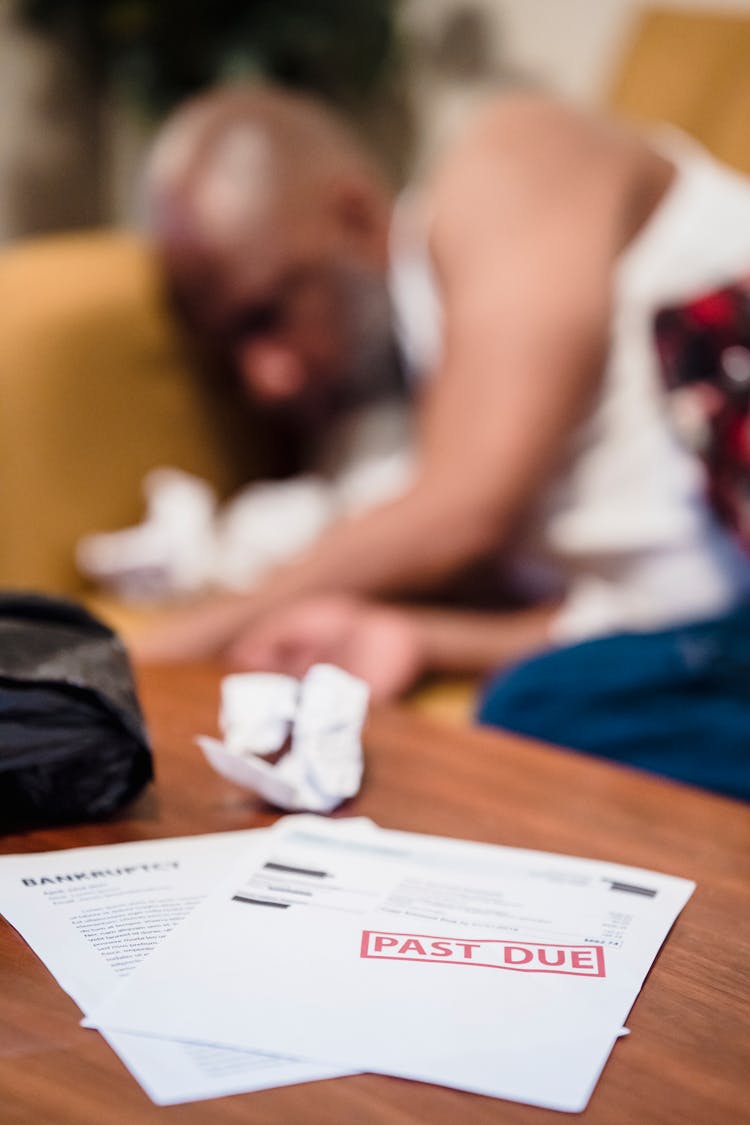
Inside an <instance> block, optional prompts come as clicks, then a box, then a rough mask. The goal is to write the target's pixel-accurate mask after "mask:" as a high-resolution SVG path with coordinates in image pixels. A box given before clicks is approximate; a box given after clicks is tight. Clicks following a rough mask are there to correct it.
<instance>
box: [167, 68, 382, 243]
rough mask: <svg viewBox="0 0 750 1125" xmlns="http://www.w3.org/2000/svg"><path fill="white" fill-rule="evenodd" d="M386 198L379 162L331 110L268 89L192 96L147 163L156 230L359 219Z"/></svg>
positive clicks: (229, 231) (207, 230)
mask: <svg viewBox="0 0 750 1125" xmlns="http://www.w3.org/2000/svg"><path fill="white" fill-rule="evenodd" d="M387 196H388V192H387V188H386V185H385V181H383V178H382V176H381V173H380V171H379V169H378V168H377V165H376V163H374V161H373V160H372V159H371V158H370V156H369V154H368V153H367V152H365V150H364V149H363V147H362V145H360V143H359V142H358V140H356V137H355V136H354V135H353V133H352V132H351V131H350V129H349V128H347V127H346V126H345V125H344V123H343V122H342V120H340V119H338V118H337V117H336V116H335V115H334V114H333V113H332V111H331V110H328V109H327V108H325V107H323V106H320V105H318V104H317V102H315V101H313V100H311V99H309V98H304V97H300V96H297V95H291V93H288V92H286V91H281V90H277V89H273V88H269V87H260V86H254V87H250V86H249V87H242V86H240V87H228V88H226V89H222V90H217V91H214V92H211V93H208V95H205V96H202V97H200V98H197V99H195V100H193V101H190V102H188V104H187V105H186V106H183V107H182V108H180V109H178V110H177V113H175V114H174V115H173V116H172V117H171V118H170V119H169V120H168V122H166V124H165V126H164V127H163V129H162V131H161V133H160V135H159V137H157V138H156V142H155V144H154V146H153V150H152V153H151V159H150V161H148V165H147V170H146V197H147V203H148V209H150V216H151V221H152V225H153V227H154V233H155V234H156V235H157V236H159V237H162V236H163V237H164V239H165V240H168V241H169V240H170V237H173V236H174V235H175V234H177V235H178V236H179V232H180V228H183V230H184V228H189V233H190V235H192V236H193V237H196V239H198V237H201V239H202V240H206V241H207V242H208V243H213V242H218V243H222V242H225V241H227V240H231V239H236V237H238V236H240V237H244V239H247V236H249V235H252V234H254V233H261V231H262V230H263V228H266V230H268V227H269V225H272V224H275V225H286V224H288V223H290V222H291V223H293V224H302V223H305V222H319V221H320V219H323V221H324V222H326V221H331V219H334V221H335V219H336V218H338V221H340V222H343V224H344V225H345V224H346V221H347V219H349V222H351V223H352V224H353V225H355V222H356V212H358V208H360V209H362V206H363V204H364V209H367V203H365V200H367V199H370V200H371V201H372V203H376V200H377V201H378V203H380V204H382V201H383V199H386V198H387Z"/></svg>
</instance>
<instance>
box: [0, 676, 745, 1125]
mask: <svg viewBox="0 0 750 1125" xmlns="http://www.w3.org/2000/svg"><path fill="white" fill-rule="evenodd" d="M219 677H220V672H219V670H218V669H215V668H211V667H181V668H164V669H159V670H149V671H148V672H144V673H143V674H142V675H141V696H142V700H143V704H144V708H145V711H146V715H147V718H148V721H149V725H150V729H151V733H152V738H153V744H154V751H155V760H156V771H157V778H156V783H155V784H154V785H152V786H151V787H150V788H149V789H148V790H147V791H146V792H145V793H144V795H143V796H142V797H141V798H140V799H139V800H138V801H137V802H136V803H135V804H133V805H132V806H131V807H130V808H129V809H127V810H126V811H125V813H124V814H122V815H121V816H119V817H118V818H117V819H115V820H112V821H109V822H108V823H106V824H97V825H82V826H78V827H74V828H65V829H55V830H48V831H38V832H30V833H26V834H23V835H15V836H6V837H4V838H3V839H2V841H1V842H0V843H1V847H2V851H4V852H21V851H43V850H48V849H57V848H68V847H80V846H85V845H89V844H107V843H116V842H119V841H125V840H137V839H149V838H154V837H162V836H173V835H182V834H185V835H187V834H194V833H201V832H213V831H223V830H228V829H236V828H250V827H256V826H261V825H265V824H269V823H271V822H272V820H273V819H274V814H273V812H272V810H270V809H269V808H268V807H267V806H266V805H264V804H263V803H262V802H260V801H259V800H257V799H256V798H254V797H253V796H252V795H251V794H248V793H246V792H245V791H243V790H241V789H238V788H237V787H235V786H233V785H231V784H230V783H229V782H225V781H223V780H222V779H221V778H220V777H218V776H217V775H216V774H214V773H213V772H212V771H211V770H210V769H209V767H208V766H207V765H206V764H205V762H204V761H203V758H202V755H201V754H200V752H199V751H198V750H197V749H196V747H195V745H194V742H193V738H194V735H195V734H196V733H206V734H210V733H213V732H214V731H215V727H216V714H217V705H218V690H219ZM366 753H367V771H366V776H365V782H364V785H363V788H362V791H361V793H360V794H359V796H358V797H357V798H356V799H354V800H352V801H351V802H349V803H348V804H347V805H346V806H345V807H344V808H343V809H342V810H341V811H340V814H338V815H343V816H347V815H360V814H362V815H367V816H371V817H373V818H374V819H375V820H376V821H377V822H378V823H379V824H381V825H383V826H384V827H388V828H400V829H407V830H413V831H418V832H429V833H434V834H438V835H446V836H458V837H466V838H471V839H475V840H482V841H486V842H489V843H500V844H508V845H512V846H519V847H526V848H539V849H544V850H547V851H557V852H565V853H569V854H575V855H581V856H587V857H590V858H595V859H605V860H611V861H616V862H618V863H626V864H635V865H639V866H643V867H651V868H654V869H656V870H659V871H664V872H667V873H669V874H673V875H682V876H685V877H687V878H691V879H695V880H696V882H697V883H698V889H697V891H696V892H695V894H694V896H693V898H692V899H691V901H690V902H689V903H688V905H687V907H686V909H685V910H684V912H683V914H682V915H681V916H680V918H679V919H678V921H677V923H676V925H675V927H674V929H673V932H672V934H671V935H670V937H669V939H668V941H667V942H666V944H665V946H664V948H663V950H662V952H661V953H660V955H659V957H658V958H657V961H656V963H655V964H654V967H653V969H652V971H651V973H650V974H649V977H648V978H647V980H646V984H645V986H644V988H643V992H642V994H641V996H640V997H639V999H638V1000H637V1002H636V1004H635V1007H634V1009H633V1011H632V1013H631V1016H630V1019H629V1020H628V1026H629V1027H630V1029H631V1035H630V1036H629V1037H628V1038H626V1039H623V1040H620V1041H619V1042H618V1043H617V1044H616V1046H615V1049H614V1051H613V1054H612V1057H611V1059H610V1061H609V1063H608V1064H607V1066H606V1068H605V1070H604V1073H603V1075H602V1078H601V1080H600V1082H599V1085H598V1086H597V1089H596V1091H595V1092H594V1095H593V1097H592V1099H591V1102H590V1104H589V1107H588V1109H587V1110H586V1112H585V1113H584V1114H582V1115H581V1119H582V1120H583V1121H585V1122H586V1123H587V1125H593V1123H596V1125H652V1123H653V1125H672V1123H674V1125H704V1123H705V1125H724V1123H727V1125H730V1123H731V1125H738V1123H743V1122H750V1109H749V1108H748V1101H749V1098H748V1095H749V1094H750V999H749V998H750V896H749V895H748V891H749V890H750V811H749V810H748V807H747V806H746V805H743V804H739V803H734V802H732V801H727V800H723V799H720V798H717V797H712V796H709V795H706V794H704V793H702V792H700V791H698V790H692V789H689V788H687V787H682V786H678V785H674V784H671V783H669V782H666V781H661V780H658V779H656V778H652V777H649V776H647V775H645V774H641V773H638V772H635V771H627V770H624V769H622V768H619V767H615V766H610V765H607V764H605V763H602V762H597V761H592V760H590V759H587V758H585V757H584V756H582V755H576V754H571V753H569V752H567V751H561V750H557V749H554V748H550V747H544V746H539V745H536V744H534V743H530V742H527V741H525V740H522V739H519V738H511V737H509V736H505V735H501V734H497V733H489V732H484V731H468V730H467V731H464V730H458V729H456V728H454V727H448V726H441V725H438V724H436V723H434V722H431V721H429V720H427V719H424V718H418V717H416V716H415V715H414V714H412V713H411V712H409V711H407V710H402V709H397V708H391V709H386V710H381V711H376V712H374V713H373V714H372V715H371V717H370V720H369V722H368V728H367V737H366ZM0 995H1V996H2V1003H1V1004H0V1122H1V1123H2V1125H43V1123H46V1122H60V1123H61V1125H88V1123H92V1125H93V1123H96V1125H123V1123H126V1122H127V1123H141V1122H143V1123H147V1122H148V1123H150V1122H157V1121H159V1122H162V1123H164V1122H169V1121H172V1120H174V1121H179V1122H186V1123H195V1125H199V1123H200V1125H204V1123H206V1122H211V1123H214V1122H216V1123H218V1125H221V1123H222V1122H240V1121H242V1122H252V1123H253V1125H282V1123H283V1125H294V1123H296V1122H304V1123H310V1125H333V1123H339V1122H340V1123H347V1125H349V1123H352V1125H376V1123H377V1125H417V1123H425V1125H426V1123H429V1125H441V1123H443V1122H445V1123H448V1122H450V1123H455V1122H460V1123H461V1125H475V1123H476V1125H490V1123H499V1122H502V1123H503V1125H505V1123H509V1125H547V1123H552V1122H557V1123H558V1125H559V1122H560V1121H561V1120H564V1118H561V1116H560V1115H559V1114H556V1113H553V1112H551V1111H547V1110H540V1109H535V1108H532V1107H529V1106H523V1105H517V1104H515V1103H512V1102H504V1101H496V1100H493V1099H491V1098H483V1097H479V1096H475V1095H471V1094H464V1093H460V1092H457V1091H455V1090H449V1089H443V1088H440V1087H436V1086H428V1085H423V1084H420V1083H417V1082H406V1081H403V1080H399V1079H395V1078H385V1077H380V1076H375V1075H360V1076H357V1077H352V1078H339V1079H335V1080H330V1081H326V1082H317V1083H312V1084H309V1085H304V1086H292V1087H288V1088H285V1089H280V1090H268V1091H262V1092H260V1093H254V1094H245V1095H241V1096H235V1097H230V1098H222V1099H218V1100H214V1101H210V1102H198V1103H194V1104H192V1105H186V1106H175V1107H170V1108H161V1109H160V1108H157V1107H155V1106H153V1105H152V1104H151V1102H150V1101H149V1100H148V1099H147V1097H146V1095H145V1094H144V1093H143V1092H142V1091H141V1090H140V1088H139V1087H138V1085H137V1084H136V1082H135V1081H134V1080H133V1079H132V1078H131V1077H130V1076H129V1075H128V1074H127V1072H126V1071H125V1069H124V1068H123V1066H122V1064H121V1063H120V1061H119V1060H118V1059H117V1057H116V1056H115V1055H114V1054H113V1052H112V1051H110V1050H109V1048H108V1047H107V1045H106V1044H105V1042H104V1041H103V1039H101V1038H100V1036H99V1035H97V1034H96V1033H95V1032H92V1031H85V1030H83V1029H82V1028H80V1027H79V1026H78V1019H79V1013H78V1009H77V1008H76V1006H75V1005H74V1004H73V1002H72V1001H71V1000H70V999H69V998H68V997H67V996H66V995H65V993H63V991H62V990H61V989H60V988H59V986H57V985H56V983H55V982H54V981H53V979H52V977H51V976H50V975H49V973H48V972H47V971H46V969H44V967H43V966H42V965H41V963H40V962H39V961H38V960H37V958H36V957H35V956H34V954H33V953H32V952H31V951H30V950H29V948H28V947H27V946H26V944H25V943H24V942H23V940H22V939H21V938H20V937H19V936H18V935H17V934H16V932H15V931H14V930H12V929H11V928H10V927H9V926H8V925H7V924H5V923H0ZM571 1019H572V1020H575V1012H571Z"/></svg>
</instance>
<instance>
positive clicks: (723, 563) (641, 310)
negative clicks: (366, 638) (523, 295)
mask: <svg viewBox="0 0 750 1125" xmlns="http://www.w3.org/2000/svg"><path fill="white" fill-rule="evenodd" d="M654 147H656V148H658V149H659V151H661V152H662V153H664V155H665V156H667V157H668V158H669V159H670V160H672V161H673V163H674V164H675V165H676V168H677V175H676V176H675V178H674V180H673V182H672V185H671V186H670V188H669V190H668V192H667V195H666V196H665V197H664V199H663V200H662V202H661V203H660V204H659V206H658V208H657V209H656V211H655V212H654V214H653V215H652V217H651V218H650V220H649V221H648V222H647V224H646V226H645V227H644V228H643V229H642V230H641V231H640V232H639V234H638V235H637V236H636V238H635V239H634V240H633V242H632V243H631V244H630V245H629V246H628V247H627V248H626V250H625V252H624V253H623V254H622V255H621V256H620V258H619V260H618V262H617V265H616V269H615V278H614V302H613V308H614V314H613V321H612V327H611V346H610V351H609V356H608V360H607V364H606V367H605V371H604V374H603V379H602V384H601V389H600V392H599V394H598V396H597V401H596V403H595V405H594V407H593V408H592V410H591V411H590V413H589V416H588V418H587V419H586V420H585V422H584V423H583V424H582V425H581V426H580V427H579V428H578V430H577V431H576V432H575V433H574V434H573V435H572V436H571V439H570V443H569V449H568V456H567V458H565V459H564V464H565V465H566V468H565V469H564V470H562V471H561V472H559V473H558V474H557V476H556V478H555V479H554V481H552V482H551V483H550V484H548V485H547V487H546V488H545V489H544V491H543V493H542V494H541V495H540V496H539V497H538V498H537V501H536V502H535V504H534V505H533V510H532V512H531V513H530V519H529V521H528V528H529V530H528V533H527V535H526V537H525V539H524V542H523V543H522V545H521V552H520V553H521V556H522V557H525V558H527V559H528V560H530V561H531V562H532V563H533V564H538V563H542V564H543V565H550V564H551V565H552V566H553V567H554V568H555V569H556V570H557V572H558V573H559V574H560V575H561V576H562V578H563V581H564V585H565V588H566V591H567V593H566V596H565V600H564V602H563V605H562V608H561V610H560V612H559V614H558V615H557V617H556V620H555V621H554V623H553V627H552V638H553V640H555V641H558V642H560V643H571V642H573V641H576V640H583V639H586V638H589V637H594V636H599V635H603V634H607V633H613V632H620V631H626V630H648V629H658V628H664V627H667V626H669V625H672V624H678V623H679V622H682V621H689V620H698V619H700V618H706V617H711V616H714V615H718V614H720V613H722V612H724V611H725V610H727V609H729V608H731V606H732V605H734V604H736V603H737V602H738V601H740V600H741V599H742V598H743V597H745V596H748V594H750V558H748V557H747V556H746V555H745V554H744V553H743V552H742V550H741V549H740V548H739V547H738V546H737V545H736V544H735V543H734V541H733V540H732V539H731V538H730V536H729V534H728V533H727V532H725V531H724V530H723V528H721V527H720V526H719V524H718V523H717V521H716V519H715V518H714V516H713V514H712V512H711V511H710V509H709V507H708V505H707V502H706V499H705V495H706V489H705V475H704V471H703V468H702V466H701V464H700V463H699V461H698V460H697V458H696V457H695V456H694V455H693V454H692V453H691V452H689V451H688V450H686V449H685V448H683V447H682V446H681V445H680V443H679V441H678V439H677V437H676V435H675V432H674V429H673V427H672V425H671V423H670V419H669V414H668V404H667V396H666V395H665V394H664V392H663V389H662V383H661V374H660V370H659V364H658V357H657V355H656V350H655V346H654V338H653V317H654V313H655V312H656V310H657V309H658V308H659V307H660V306H662V305H668V304H673V303H675V302H681V301H683V300H687V299H689V298H691V297H694V296H696V295H697V294H699V293H700V292H702V291H704V290H707V289H711V288H714V287H718V286H720V285H722V284H725V283H726V282H727V281H730V280H732V279H733V278H735V277H738V276H741V275H746V274H747V273H748V271H750V180H746V179H745V178H743V177H742V176H740V175H737V174H735V173H733V172H731V171H730V170H729V169H727V168H725V167H723V166H722V165H720V164H718V163H717V162H716V161H715V160H713V159H712V158H711V157H710V156H709V155H708V154H707V153H706V152H705V151H704V150H702V149H701V148H700V147H699V146H698V145H696V144H695V143H694V142H692V141H690V140H689V139H688V138H686V137H684V136H683V135H682V134H680V133H677V132H676V131H672V130H669V131H667V130H665V131H664V132H662V133H660V134H659V135H658V136H657V137H656V139H655V144H654ZM410 208H411V201H410V200H409V198H408V197H406V199H405V200H404V201H403V202H402V203H400V204H399V206H397V210H396V215H395V218H394V226H393V235H392V269H391V296H392V300H393V304H394V309H395V313H396V323H397V331H398V333H399V336H400V339H401V343H402V347H403V351H404V355H405V357H406V360H407V362H408V363H409V364H410V366H411V368H412V370H413V371H414V372H415V374H419V373H424V374H429V373H430V372H432V371H434V370H436V368H437V366H438V363H439V359H440V351H441V301H440V292H439V287H438V284H437V281H436V278H435V276H434V272H433V270H432V268H431V263H430V260H429V256H428V253H427V248H426V235H425V232H424V230H422V232H421V233H419V228H418V227H416V228H415V225H414V223H413V221H411V222H409V221H408V219H407V220H406V221H405V217H404V216H405V212H406V211H407V209H410Z"/></svg>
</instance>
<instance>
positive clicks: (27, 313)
mask: <svg viewBox="0 0 750 1125" xmlns="http://www.w3.org/2000/svg"><path fill="white" fill-rule="evenodd" d="M252 77H260V78H270V79H274V80H277V81H280V82H284V83H287V84H290V85H292V86H294V87H296V88H299V89H302V90H305V91H309V92H312V93H315V94H317V95H319V96H321V97H323V98H325V99H327V100H328V101H329V102H331V103H333V104H334V105H335V106H337V107H338V108H340V109H341V110H343V112H344V113H346V114H347V115H349V116H350V117H351V118H352V119H353V120H354V121H355V123H356V124H357V127H358V128H359V129H360V130H361V131H362V132H363V134H364V135H366V136H367V138H368V139H369V140H370V142H371V143H372V145H373V146H374V147H375V149H376V150H377V151H378V152H379V154H380V156H381V157H382V159H383V161H384V162H385V164H386V166H387V167H388V168H389V169H390V172H391V175H392V177H393V179H394V181H395V183H396V184H397V185H398V184H401V183H403V182H405V181H406V180H407V179H408V177H409V176H410V175H411V174H412V173H413V172H414V171H415V170H418V169H419V167H420V165H421V164H423V163H424V162H425V161H426V160H428V159H429V157H430V155H431V154H432V153H434V152H435V150H436V149H437V148H439V147H440V146H441V145H442V144H443V143H444V142H445V140H446V138H448V137H450V135H451V133H452V132H453V131H455V130H456V129H457V128H458V127H459V126H460V125H461V123H462V121H463V120H464V119H465V117H466V115H467V114H468V113H469V112H470V110H471V109H472V107H473V106H474V105H475V104H476V103H477V102H478V101H479V100H481V99H482V98H484V97H486V96H487V95H488V94H489V93H490V92H491V91H493V90H495V89H499V88H502V87H508V86H512V85H517V84H519V83H521V84H531V85H536V86H540V87H542V88H544V89H547V90H548V91H550V92H552V93H555V94H557V95H560V96H562V97H564V98H567V99H570V100H572V101H573V102H575V103H578V104H581V105H584V106H589V107H593V108H597V107H598V108H602V109H607V110H610V111H614V112H616V113H618V114H620V115H622V116H624V117H627V118H630V119H633V120H636V121H639V122H643V123H652V122H656V121H663V120H666V121H671V122H673V123H675V124H677V125H678V126H680V127H682V128H683V129H685V130H687V131H688V132H690V133H692V134H693V135H695V136H696V137H697V138H698V139H699V140H701V141H702V142H703V143H704V144H705V145H706V146H707V147H708V148H709V149H711V150H712V151H713V152H715V153H716V154H717V155H718V156H720V157H721V158H722V159H724V160H725V161H727V162H728V163H730V164H732V165H734V166H735V167H737V168H740V169H742V170H744V171H746V172H749V173H750V128H748V123H749V122H750V0H734V2H730V0H723V2H721V3H719V2H711V0H679V2H678V0H661V2H660V3H658V4H654V3H649V2H647V0H284V2H283V3H279V2H278V0H243V2H238V0H0V307H1V308H2V310H3V312H2V317H1V318H0V482H1V485H0V527H1V528H2V534H1V535H0V585H6V586H8V585H14V586H24V587H30V586H33V587H36V588H40V589H47V590H53V591H60V592H69V593H78V592H80V590H81V588H82V582H83V580H82V577H81V575H80V574H79V573H78V572H77V569H76V566H75V545H76V543H77V542H78V541H79V539H80V538H81V536H83V535H86V534H87V533H89V532H92V531H98V530H109V529H116V528H122V527H125V526H128V525H131V524H133V523H135V522H137V521H138V520H139V519H140V518H141V516H142V511H143V496H142V491H141V485H142V482H143V479H144V476H145V475H146V473H148V472H149V470H150V469H152V468H153V467H154V466H156V465H172V466H176V467H178V468H181V469H183V470H185V471H187V472H190V473H194V474H197V475H198V476H200V477H202V478H204V479H206V480H208V481H210V482H211V483H212V484H213V486H214V487H215V488H216V490H217V492H218V494H219V495H220V496H226V495H228V494H231V493H232V491H233V490H234V489H236V488H237V487H238V486H240V485H242V484H243V483H245V482H246V481H248V480H249V479H251V478H252V477H253V476H255V477H257V476H258V475H259V474H262V473H264V472H267V471H268V466H267V461H265V462H264V457H265V455H266V454H265V452H264V449H263V434H262V433H259V432H258V430H257V427H256V429H255V430H253V428H252V420H249V419H247V418H246V417H245V416H244V415H243V414H242V411H241V408H240V407H238V405H237V403H236V402H231V401H229V400H227V401H221V396H220V395H219V394H218V393H217V388H216V386H215V385H214V386H213V388H211V387H208V386H207V383H206V380H205V379H203V378H202V377H201V375H200V371H199V366H200V365H199V364H198V363H197V362H196V356H195V355H194V354H193V353H192V352H191V351H190V349H189V348H187V347H186V343H185V341H184V340H183V339H182V338H181V337H180V334H179V332H177V331H176V328H175V325H174V323H173V321H172V318H171V317H170V316H169V311H168V309H167V307H166V304H165V301H164V299H163V293H162V291H161V286H160V278H159V276H158V271H157V270H156V269H155V266H154V262H153V259H152V255H151V253H150V251H149V247H148V244H147V242H146V240H145V239H144V238H143V237H142V235H141V231H140V228H141V226H142V224H141V221H140V220H141V208H140V203H139V176H140V170H141V168H142V166H143V159H144V155H145V153H146V151H147V149H148V145H149V142H150V139H151V138H152V137H153V135H154V133H155V130H156V129H157V128H158V126H159V124H160V122H161V121H162V120H163V119H164V116H165V115H166V114H167V113H168V112H169V110H170V109H171V108H173V107H174V106H175V105H176V104H177V103H178V102H180V101H181V100H182V99H183V98H185V97H186V96H189V95H191V94H194V93H196V92H197V91H199V90H202V89H205V88H206V87H208V86H210V85H212V84H215V83H219V82H231V81H233V80H238V79H248V78H252Z"/></svg>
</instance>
